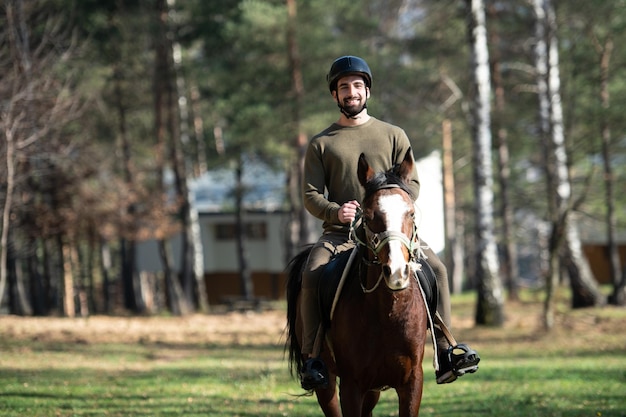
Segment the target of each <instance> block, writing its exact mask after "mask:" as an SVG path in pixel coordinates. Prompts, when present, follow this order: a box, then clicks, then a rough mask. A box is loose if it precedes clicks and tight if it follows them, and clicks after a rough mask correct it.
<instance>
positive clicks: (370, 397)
mask: <svg viewBox="0 0 626 417" xmlns="http://www.w3.org/2000/svg"><path fill="white" fill-rule="evenodd" d="M379 399H380V391H368V392H366V393H365V398H363V410H362V411H361V416H362V417H372V411H373V410H374V407H376V404H378V400H379Z"/></svg>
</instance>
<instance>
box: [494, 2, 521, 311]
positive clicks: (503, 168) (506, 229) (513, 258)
mask: <svg viewBox="0 0 626 417" xmlns="http://www.w3.org/2000/svg"><path fill="white" fill-rule="evenodd" d="M488 10H489V17H490V18H494V19H495V18H496V17H497V13H496V10H495V6H494V4H493V3H492V4H491V5H490V6H489V9H488ZM491 44H492V45H495V47H494V48H493V50H494V51H495V52H494V53H493V54H492V55H491V57H492V59H491V74H492V79H493V86H494V90H495V117H494V121H493V131H494V132H495V137H496V146H497V148H498V170H497V172H498V184H499V185H500V217H501V219H502V231H501V236H502V242H503V245H502V263H503V268H502V270H503V272H504V282H505V283H506V287H507V289H508V296H509V299H511V300H517V299H518V298H519V296H518V293H517V280H518V275H519V271H518V266H517V245H516V241H515V234H514V232H513V231H514V224H513V207H512V206H511V199H510V193H509V182H510V177H511V170H510V167H509V144H508V141H507V136H508V132H507V129H506V127H505V126H506V124H505V122H504V120H503V118H504V114H505V113H504V110H505V106H506V101H505V97H504V85H503V83H502V74H501V72H500V66H501V62H500V54H499V49H498V47H497V45H499V44H500V38H499V36H498V34H497V33H496V32H492V33H491Z"/></svg>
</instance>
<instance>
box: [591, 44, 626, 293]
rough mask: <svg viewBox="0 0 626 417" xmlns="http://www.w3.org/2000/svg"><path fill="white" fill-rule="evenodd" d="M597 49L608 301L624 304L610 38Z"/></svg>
mask: <svg viewBox="0 0 626 417" xmlns="http://www.w3.org/2000/svg"><path fill="white" fill-rule="evenodd" d="M596 48H597V49H598V50H599V52H600V106H601V107H602V116H601V118H600V137H601V138H602V162H603V165H604V192H605V202H606V241H607V251H608V257H609V272H610V274H611V276H610V278H611V283H612V284H613V292H612V293H611V297H610V300H611V302H612V303H613V304H616V305H626V285H625V284H626V283H625V282H624V280H623V279H621V276H622V266H621V261H620V257H619V247H618V245H617V240H616V237H615V231H616V230H617V219H616V215H615V196H614V187H613V186H614V184H615V176H614V175H613V167H612V164H611V126H610V124H609V116H608V114H607V113H608V111H609V110H610V108H611V103H610V98H611V96H610V92H609V69H610V61H611V54H612V53H613V40H612V39H611V37H610V36H608V37H607V39H606V41H605V42H604V45H602V46H600V45H597V47H596Z"/></svg>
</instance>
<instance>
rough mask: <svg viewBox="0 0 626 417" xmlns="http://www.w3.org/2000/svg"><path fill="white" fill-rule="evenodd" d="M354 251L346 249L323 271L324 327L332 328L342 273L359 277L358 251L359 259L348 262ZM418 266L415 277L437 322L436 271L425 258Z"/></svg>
mask: <svg viewBox="0 0 626 417" xmlns="http://www.w3.org/2000/svg"><path fill="white" fill-rule="evenodd" d="M358 250H359V248H358V247H355V248H354V249H353V251H358ZM351 254H352V251H345V252H342V253H340V254H338V255H337V256H335V257H334V258H332V259H331V261H330V262H329V263H328V264H326V267H325V269H324V272H323V273H322V278H321V279H320V283H319V288H318V297H319V300H318V301H319V308H320V312H321V318H322V325H323V327H324V329H328V328H330V325H331V321H332V317H331V312H332V309H333V304H334V303H335V300H336V299H338V298H339V295H340V293H338V292H337V290H338V288H339V283H340V281H341V278H342V275H343V274H344V270H346V269H347V272H346V273H347V274H348V275H347V277H346V279H349V277H353V279H354V277H357V276H358V274H356V272H357V271H355V270H356V269H357V268H360V262H359V261H358V253H357V254H356V255H357V256H353V257H352V259H357V261H352V262H350V263H348V261H349V260H350V258H351ZM415 263H416V264H417V265H416V268H414V269H415V272H416V273H415V275H416V276H415V279H416V280H417V282H418V283H419V284H420V287H421V288H422V291H423V292H424V298H425V301H426V304H427V307H428V312H429V314H430V316H431V317H430V320H429V321H428V322H429V323H434V322H435V314H436V312H437V300H438V298H439V297H438V288H437V278H436V276H435V272H434V271H433V269H432V268H431V267H430V265H428V262H426V260H425V259H418V260H416V261H415Z"/></svg>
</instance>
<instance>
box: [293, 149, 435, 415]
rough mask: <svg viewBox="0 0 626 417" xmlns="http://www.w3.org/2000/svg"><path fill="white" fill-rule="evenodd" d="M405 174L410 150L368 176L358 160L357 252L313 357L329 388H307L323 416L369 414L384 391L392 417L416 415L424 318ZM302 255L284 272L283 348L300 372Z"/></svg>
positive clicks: (366, 167) (365, 165)
mask: <svg viewBox="0 0 626 417" xmlns="http://www.w3.org/2000/svg"><path fill="white" fill-rule="evenodd" d="M413 169H414V161H413V157H412V154H411V151H410V150H409V151H408V152H407V153H406V156H405V158H404V160H403V162H402V163H401V164H399V165H398V166H396V167H394V168H393V169H391V170H390V171H388V172H381V173H375V172H373V170H372V169H371V167H370V166H369V165H368V163H367V161H366V159H365V157H364V155H363V154H361V156H360V158H359V167H358V173H357V174H358V178H359V181H360V183H361V184H362V185H363V187H364V188H365V198H364V200H363V202H362V204H361V206H362V216H361V227H360V229H358V230H356V231H355V234H356V236H357V237H356V238H355V240H356V242H357V244H356V246H357V250H358V251H359V253H358V255H357V256H356V259H355V262H354V264H356V265H354V264H353V267H352V268H351V269H350V273H349V275H348V276H347V279H346V281H345V284H344V285H343V289H342V290H341V295H340V298H339V300H338V302H337V303H336V307H335V309H334V314H333V316H332V319H331V321H330V326H329V328H328V329H327V331H326V338H325V341H324V345H323V349H322V353H321V358H322V359H323V360H324V362H325V363H326V364H327V365H328V369H329V384H328V387H327V388H319V389H316V390H315V393H316V395H317V400H318V403H319V405H320V407H321V409H322V411H323V412H324V415H325V416H327V417H328V416H332V417H340V416H341V415H342V412H343V415H344V416H345V417H366V416H371V415H372V410H373V409H374V407H375V406H376V404H377V403H378V400H379V398H380V392H381V390H382V389H385V388H394V389H395V390H396V393H397V395H398V406H399V416H400V417H413V416H417V415H418V413H419V407H420V402H421V399H422V387H423V379H424V375H423V370H422V359H423V357H424V344H425V340H426V330H427V319H428V318H427V313H426V307H425V302H424V299H423V297H422V295H421V292H420V288H419V284H418V282H417V280H416V278H415V270H416V268H418V267H419V262H421V260H419V259H417V258H416V256H417V254H418V253H419V252H420V251H419V247H418V245H419V242H418V239H417V233H416V225H415V222H414V205H413V200H412V199H411V197H410V194H409V191H408V189H407V187H406V184H407V183H408V181H409V177H410V176H411V173H412V172H413ZM308 252H309V251H308V250H305V251H303V252H302V253H300V254H299V255H296V257H295V258H294V259H293V260H292V262H291V263H290V268H289V280H288V284H287V302H288V308H287V322H288V329H287V330H288V340H287V346H288V349H289V357H290V365H291V369H292V371H293V369H294V368H296V369H298V370H299V369H301V366H302V358H301V355H300V344H299V340H300V338H301V333H302V322H301V316H300V311H299V295H300V287H301V275H302V274H301V273H302V268H303V266H304V264H305V262H306V259H307V256H308ZM383 278H384V279H383ZM323 279H324V280H325V279H326V277H325V278H323ZM381 281H384V284H383V283H382V282H381ZM322 291H323V290H320V292H322ZM337 377H339V384H340V388H341V400H340V401H339V400H338V397H337V392H336V391H337V390H336V388H337ZM340 408H341V410H340Z"/></svg>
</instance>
